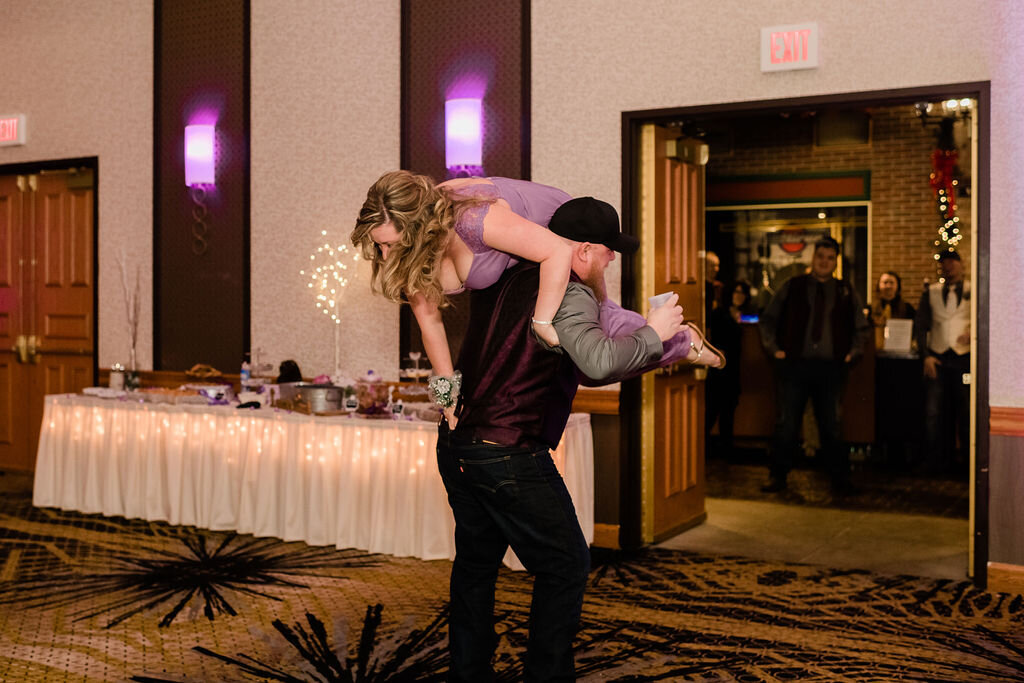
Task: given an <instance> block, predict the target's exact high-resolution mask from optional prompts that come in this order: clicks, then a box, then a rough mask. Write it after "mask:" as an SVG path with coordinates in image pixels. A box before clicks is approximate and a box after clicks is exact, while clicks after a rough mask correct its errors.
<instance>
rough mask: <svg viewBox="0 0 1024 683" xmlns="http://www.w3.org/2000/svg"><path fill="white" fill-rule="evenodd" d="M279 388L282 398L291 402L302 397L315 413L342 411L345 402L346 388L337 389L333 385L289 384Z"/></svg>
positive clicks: (281, 385)
mask: <svg viewBox="0 0 1024 683" xmlns="http://www.w3.org/2000/svg"><path fill="white" fill-rule="evenodd" d="M278 387H279V391H280V397H281V398H284V399H289V400H291V399H294V398H295V397H296V396H301V397H302V400H303V401H305V402H306V403H307V404H309V410H310V411H311V412H314V413H326V412H330V411H332V410H341V408H342V403H343V402H344V400H345V389H344V387H336V386H334V385H333V384H313V383H312V382H288V383H285V384H279V385H278Z"/></svg>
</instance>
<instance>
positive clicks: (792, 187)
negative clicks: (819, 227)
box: [705, 171, 871, 209]
mask: <svg viewBox="0 0 1024 683" xmlns="http://www.w3.org/2000/svg"><path fill="white" fill-rule="evenodd" d="M822 181H824V182H822ZM830 181H831V182H830ZM838 181H848V182H847V183H845V184H849V185H851V187H850V189H851V190H853V185H854V183H855V182H856V183H859V185H860V189H859V191H858V192H852V193H850V194H843V195H826V194H817V195H815V194H806V193H809V192H813V191H814V190H815V189H818V190H819V191H838V190H841V189H842V188H841V185H842V184H844V183H840V182H838ZM739 185H746V186H748V189H761V190H762V191H768V190H769V186H770V187H771V188H773V189H774V192H769V193H768V196H764V197H750V198H744V199H735V198H731V197H730V198H727V199H719V198H713V196H720V195H721V194H723V193H724V194H727V193H728V189H731V190H732V191H736V188H737V186H739ZM730 186H731V187H730ZM749 186H754V187H749ZM758 186H761V187H758ZM707 188H708V189H707V197H706V201H705V208H706V209H708V208H713V207H715V206H728V205H734V204H748V205H751V206H753V205H757V204H797V203H804V202H856V201H870V200H871V171H839V172H827V173H780V174H778V175H770V174H760V175H737V176H714V177H711V178H708V182H707ZM786 189H788V190H789V192H790V194H789V195H786V194H785V190H786ZM723 191H724V192H723ZM800 192H804V193H805V194H799V193H800Z"/></svg>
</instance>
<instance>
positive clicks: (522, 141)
mask: <svg viewBox="0 0 1024 683" xmlns="http://www.w3.org/2000/svg"><path fill="white" fill-rule="evenodd" d="M530 5H531V0H521V5H520V6H521V7H522V10H521V13H520V15H519V16H520V19H519V35H520V37H521V38H522V43H521V47H520V50H519V65H520V68H519V78H520V81H521V83H520V86H521V88H522V90H521V93H520V95H519V99H520V106H521V107H522V115H521V116H520V119H519V120H520V123H519V152H520V154H521V155H522V160H521V161H520V168H519V177H520V178H521V179H523V180H530V177H531V176H530V170H531V169H530V165H531V163H532V157H531V150H530V141H531V140H532V137H531V131H530V122H531V120H532V119H531V111H530V94H531V92H532V85H533V84H532V82H531V79H532V77H533V76H532V70H533V62H532V59H531V57H532V50H531V47H532V45H531V42H530V41H531V26H530Z"/></svg>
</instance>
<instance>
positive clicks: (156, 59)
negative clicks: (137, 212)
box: [150, 0, 163, 370]
mask: <svg viewBox="0 0 1024 683" xmlns="http://www.w3.org/2000/svg"><path fill="white" fill-rule="evenodd" d="M162 15H163V0H153V159H152V164H153V197H152V201H151V204H152V205H153V234H152V235H150V238H151V240H152V252H153V253H152V264H151V266H152V267H151V269H150V270H151V271H152V274H153V284H152V301H151V304H152V307H153V320H152V325H153V334H152V339H153V344H152V347H153V363H152V365H153V369H154V370H159V369H160V366H161V365H162V363H161V362H160V359H161V358H162V353H161V351H162V349H161V344H160V335H159V334H158V333H157V331H158V330H159V329H160V316H161V315H162V311H161V310H160V289H161V288H160V283H161V282H162V281H163V274H162V272H161V268H160V257H159V254H160V228H161V226H162V222H161V220H160V204H159V202H157V200H156V198H157V197H159V196H160V181H161V177H162V176H161V174H160V158H161V154H160V140H161V138H162V136H161V134H160V132H161V126H160V113H161V109H160V104H161V100H160V92H161V87H162V82H161V79H160V74H161V73H162V72H163V69H162V67H163V62H162V60H161V57H160V52H161V50H160V45H161V43H162V40H163V38H162V36H163V26H162V24H161V22H160V17H161V16H162Z"/></svg>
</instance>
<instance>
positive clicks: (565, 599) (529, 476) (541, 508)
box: [437, 423, 590, 683]
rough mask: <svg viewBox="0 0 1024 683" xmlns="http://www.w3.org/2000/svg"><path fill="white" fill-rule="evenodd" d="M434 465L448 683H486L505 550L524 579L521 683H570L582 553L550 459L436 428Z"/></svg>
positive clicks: (584, 571) (585, 568) (586, 562)
mask: <svg viewBox="0 0 1024 683" xmlns="http://www.w3.org/2000/svg"><path fill="white" fill-rule="evenodd" d="M437 465H438V468H439V470H440V472H441V478H442V479H443V480H444V485H445V488H446V489H447V490H448V502H449V504H450V505H451V508H452V512H453V513H454V514H455V562H454V563H453V565H452V577H451V617H450V623H449V628H448V638H449V652H450V654H451V672H450V674H449V680H452V681H471V682H472V683H479V682H481V681H491V680H494V670H493V669H492V666H491V659H492V657H493V655H494V649H495V646H496V645H497V638H496V635H495V632H494V585H495V582H496V580H497V577H498V568H499V567H500V566H501V560H502V557H503V556H504V555H505V550H506V549H507V548H508V547H509V546H512V549H513V550H515V552H516V555H518V556H519V559H520V560H521V561H522V563H523V565H524V566H525V567H526V568H527V570H529V572H530V573H531V574H533V576H534V584H533V600H532V603H531V605H530V634H529V641H528V645H527V651H526V667H525V680H527V681H556V680H564V681H570V680H574V679H575V666H574V663H573V654H572V643H573V639H574V638H575V636H576V631H577V629H578V628H579V620H580V610H581V609H582V607H583V590H584V588H585V586H586V582H587V575H588V573H589V571H590V549H589V548H588V547H587V542H586V540H585V539H584V538H583V532H582V530H581V529H580V525H579V521H578V520H577V518H576V510H575V508H574V507H573V504H572V499H571V498H570V497H569V491H568V490H567V489H566V488H565V482H563V481H562V477H561V475H560V474H559V473H558V470H557V469H556V468H555V464H554V462H553V461H552V460H551V454H550V453H549V452H548V450H547V449H543V450H539V451H532V450H524V449H516V448H507V447H504V446H497V445H492V444H487V443H479V442H477V443H460V442H458V441H456V439H455V438H453V437H452V436H451V435H450V433H449V432H448V429H447V427H446V426H445V424H444V423H442V424H441V428H440V431H439V433H438V439H437Z"/></svg>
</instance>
